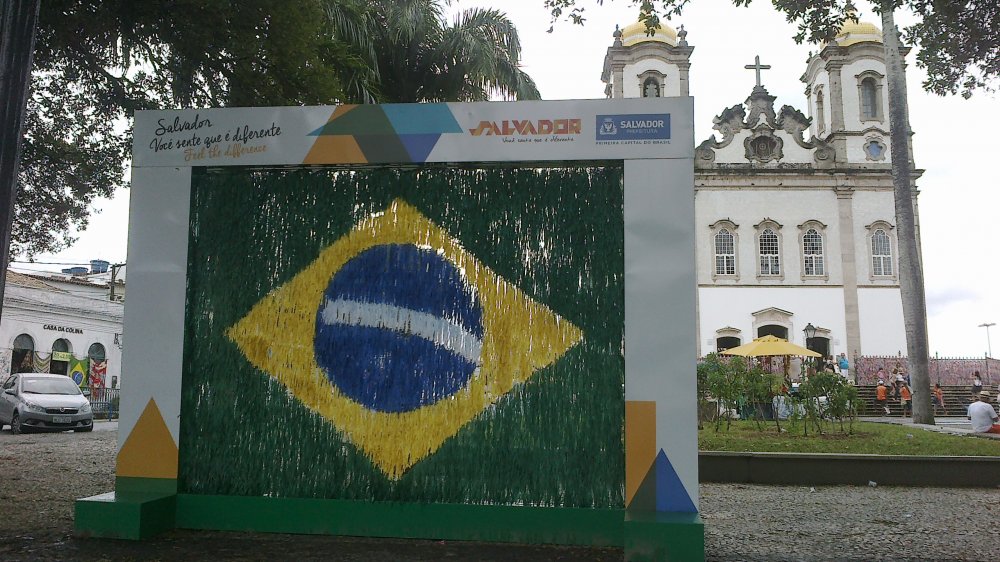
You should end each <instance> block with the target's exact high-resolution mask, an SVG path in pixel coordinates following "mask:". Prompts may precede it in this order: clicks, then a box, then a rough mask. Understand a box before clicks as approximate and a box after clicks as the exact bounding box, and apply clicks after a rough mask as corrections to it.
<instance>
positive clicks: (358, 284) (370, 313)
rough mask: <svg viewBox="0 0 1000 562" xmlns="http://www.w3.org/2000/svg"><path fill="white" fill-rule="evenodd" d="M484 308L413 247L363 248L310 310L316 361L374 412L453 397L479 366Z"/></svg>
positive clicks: (447, 270) (430, 254)
mask: <svg viewBox="0 0 1000 562" xmlns="http://www.w3.org/2000/svg"><path fill="white" fill-rule="evenodd" d="M482 338H483V326H482V308H481V306H480V303H479V300H478V299H477V298H476V295H475V293H474V291H473V290H472V289H471V288H470V287H469V285H468V283H467V281H466V280H465V278H464V277H463V275H462V274H461V272H459V270H458V268H456V267H455V265H454V264H452V263H451V262H450V261H448V260H447V259H445V258H444V257H442V256H441V255H439V254H438V253H437V252H434V251H432V250H430V249H426V248H419V247H417V246H415V245H412V244H385V245H380V246H374V247H372V248H369V249H367V250H365V251H363V252H361V253H359V254H358V255H356V256H355V257H353V258H352V259H350V260H349V261H348V262H347V263H345V264H344V265H343V267H341V268H340V269H339V270H338V271H336V272H335V273H334V275H333V276H332V278H331V279H330V283H329V285H328V286H327V288H326V291H325V292H324V293H323V300H322V302H321V303H320V307H319V310H318V311H317V312H316V339H315V340H314V351H315V354H316V361H317V363H318V364H319V366H320V367H322V368H323V370H324V371H325V372H326V375H327V377H328V378H329V380H330V382H331V383H332V384H333V385H335V386H336V387H337V388H338V389H339V390H340V392H341V393H343V394H344V395H346V396H347V397H349V398H351V399H352V400H354V401H356V402H358V403H360V404H362V405H363V406H365V407H367V408H369V409H372V410H376V411H380V412H408V411H412V410H415V409H417V408H420V407H423V406H426V405H429V404H433V403H435V402H437V401H439V400H441V399H442V398H445V397H447V396H451V395H452V394H454V393H455V392H457V391H458V390H459V389H461V388H462V387H464V386H465V385H466V384H467V383H468V381H469V379H470V378H471V377H472V374H473V373H474V372H475V370H476V367H477V366H478V364H479V353H480V351H481V346H482Z"/></svg>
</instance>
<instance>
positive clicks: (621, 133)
mask: <svg viewBox="0 0 1000 562" xmlns="http://www.w3.org/2000/svg"><path fill="white" fill-rule="evenodd" d="M596 131H597V132H596V140H597V144H667V143H669V142H670V114H669V113H635V114H625V115H598V116H597V123H596Z"/></svg>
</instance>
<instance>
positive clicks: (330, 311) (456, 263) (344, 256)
mask: <svg viewBox="0 0 1000 562" xmlns="http://www.w3.org/2000/svg"><path fill="white" fill-rule="evenodd" d="M227 336H228V337H229V338H230V339H231V340H232V341H233V342H235V343H236V345H237V346H238V347H239V349H240V350H241V351H242V352H243V354H244V355H245V356H246V358H247V359H248V360H249V361H250V362H251V363H252V364H253V365H255V366H256V367H257V368H258V369H260V370H261V371H263V372H265V373H267V374H268V375H269V376H270V377H272V378H273V379H275V380H276V381H278V382H279V383H281V384H282V385H284V386H285V387H286V388H287V389H288V390H289V391H290V392H291V393H292V394H293V395H294V396H295V398H296V399H297V400H299V401H300V402H301V403H302V404H303V405H305V406H306V407H307V408H310V409H311V410H313V411H315V412H317V413H318V414H320V415H321V416H323V417H324V418H325V419H326V420H327V421H328V422H329V423H331V424H333V425H334V426H335V427H336V428H337V429H338V430H339V431H340V432H342V433H343V434H344V435H345V436H346V437H347V439H349V440H350V441H351V442H352V443H354V444H355V445H357V446H358V447H359V448H360V449H361V450H362V451H363V452H364V453H365V454H366V455H367V456H368V457H369V458H370V459H371V460H372V462H373V463H374V464H375V465H376V466H378V467H379V468H380V469H381V470H382V472H384V473H385V474H386V475H387V476H388V477H390V478H393V479H398V478H399V477H401V476H402V475H403V474H404V473H405V472H406V470H408V469H409V468H410V467H411V466H413V465H414V464H416V463H417V462H419V461H420V460H422V459H423V458H425V457H427V456H428V455H431V454H433V453H434V452H435V451H436V450H437V449H438V448H439V447H440V446H441V445H442V444H443V443H444V442H445V441H446V440H447V439H449V438H450V437H451V436H453V435H455V434H456V433H458V432H459V431H460V430H461V429H462V427H463V426H465V424H467V423H468V422H470V421H471V420H472V419H474V418H475V417H476V416H478V415H479V414H480V413H481V412H483V411H484V410H486V409H487V408H488V407H490V406H491V405H492V404H494V403H496V402H497V400H499V399H500V397H502V396H503V395H504V394H506V393H507V392H510V391H511V390H512V389H514V388H516V386H517V385H519V384H522V383H524V382H526V381H527V380H528V379H529V378H531V376H532V375H533V374H534V372H535V371H537V370H538V369H541V368H543V367H545V366H547V365H549V364H551V363H553V362H555V361H556V360H558V359H559V358H560V357H561V356H562V355H563V354H565V353H566V351H568V350H569V349H570V348H571V347H573V346H574V345H576V344H577V343H578V342H580V341H581V339H582V337H583V334H582V332H581V331H580V330H579V329H578V328H577V327H576V326H574V325H572V324H571V323H569V322H568V321H566V320H564V319H562V318H560V317H559V316H557V315H556V314H555V313H554V312H552V311H551V310H549V309H548V308H546V307H545V306H543V305H541V304H539V303H537V302H535V301H533V300H532V299H531V298H529V297H528V296H527V295H525V294H524V293H523V292H521V291H520V290H519V289H518V288H517V287H514V286H513V285H511V284H510V283H508V282H507V281H505V280H504V279H502V278H501V277H499V276H497V275H496V274H495V273H493V272H492V271H491V270H490V269H489V268H488V267H486V266H484V265H483V264H482V263H480V262H479V261H478V260H477V259H476V258H475V257H474V256H472V255H471V254H469V253H468V252H467V251H465V250H464V249H463V248H462V247H461V245H460V244H459V243H458V242H457V241H456V240H454V239H453V238H451V237H450V236H449V235H448V234H447V233H446V232H445V231H444V230H442V229H441V228H440V227H438V226H437V225H436V224H434V223H433V222H431V221H430V220H429V219H427V218H426V217H424V216H423V215H421V214H420V213H419V212H418V211H417V210H416V209H414V208H413V207H411V206H410V205H408V204H406V203H405V202H403V201H401V200H396V201H394V202H393V203H392V204H391V205H390V206H389V207H388V208H387V209H386V210H385V211H384V212H382V213H379V214H377V215H375V216H372V217H369V218H367V219H365V220H362V221H361V222H360V223H358V224H357V225H356V226H355V227H354V228H353V229H352V230H351V231H350V232H348V233H347V234H346V235H344V236H343V237H341V238H340V239H339V240H337V241H335V242H334V243H333V244H331V245H330V246H328V247H327V248H325V249H324V250H322V251H321V252H320V254H319V256H318V257H317V258H316V259H315V260H314V261H313V262H312V263H311V264H309V265H308V266H306V267H305V268H304V269H303V270H302V271H301V272H299V273H298V274H297V275H296V276H295V277H294V278H292V279H291V280H290V281H288V282H287V283H285V284H284V285H283V286H281V287H279V288H277V289H276V290H274V291H272V292H271V293H269V294H268V295H267V296H265V297H264V298H263V299H262V300H260V301H259V302H258V303H257V304H256V305H254V306H253V308H251V310H250V312H249V313H247V315H246V316H244V317H243V318H242V319H241V320H239V321H238V322H236V324H234V325H233V326H231V327H230V328H229V329H228V331H227Z"/></svg>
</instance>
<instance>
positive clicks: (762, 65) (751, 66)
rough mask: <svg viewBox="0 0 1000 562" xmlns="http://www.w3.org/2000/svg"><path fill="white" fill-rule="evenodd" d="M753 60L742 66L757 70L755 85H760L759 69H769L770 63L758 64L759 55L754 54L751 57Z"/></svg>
mask: <svg viewBox="0 0 1000 562" xmlns="http://www.w3.org/2000/svg"><path fill="white" fill-rule="evenodd" d="M753 60H754V63H753V64H748V65H746V66H744V67H743V68H745V69H747V70H756V71H757V85H758V86H760V71H761V70H770V68H771V65H769V64H760V55H757V56H755V57H754V58H753Z"/></svg>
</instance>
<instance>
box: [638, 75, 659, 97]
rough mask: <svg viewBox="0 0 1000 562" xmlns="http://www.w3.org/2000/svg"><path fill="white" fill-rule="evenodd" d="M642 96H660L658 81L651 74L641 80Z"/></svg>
mask: <svg viewBox="0 0 1000 562" xmlns="http://www.w3.org/2000/svg"><path fill="white" fill-rule="evenodd" d="M642 97H644V98H658V97H660V81H659V80H657V79H656V78H655V77H652V76H650V77H649V78H646V80H645V81H643V83H642Z"/></svg>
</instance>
